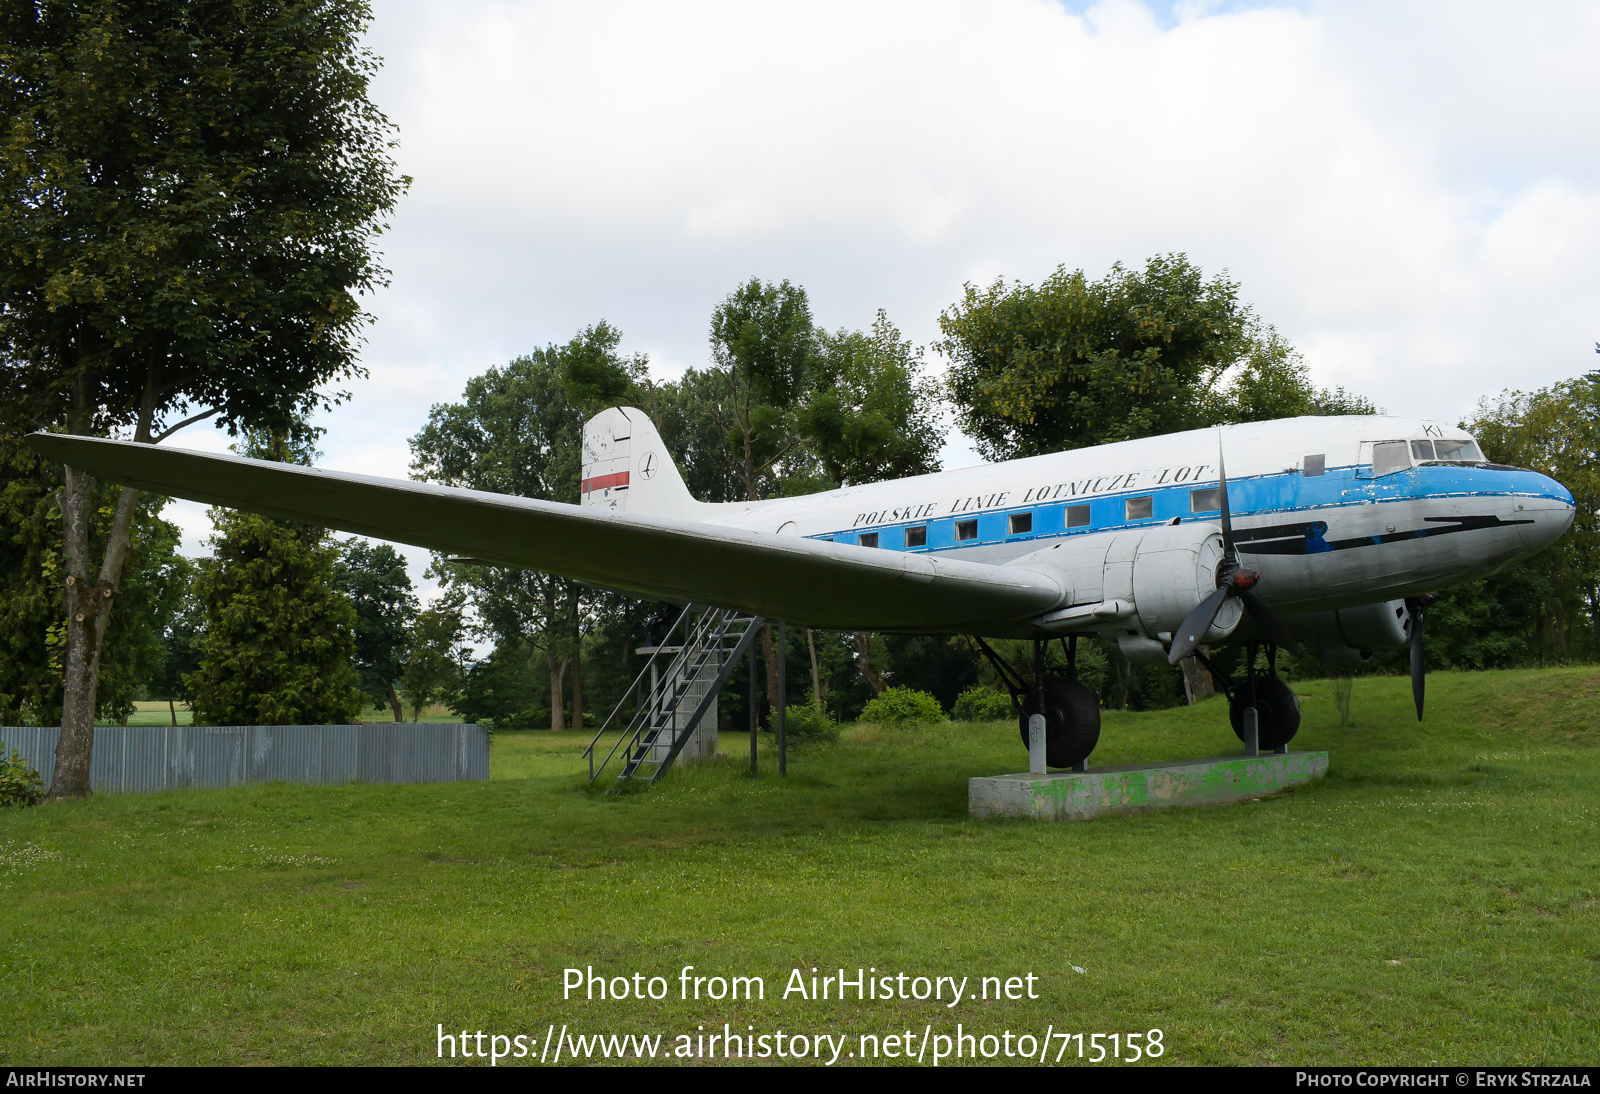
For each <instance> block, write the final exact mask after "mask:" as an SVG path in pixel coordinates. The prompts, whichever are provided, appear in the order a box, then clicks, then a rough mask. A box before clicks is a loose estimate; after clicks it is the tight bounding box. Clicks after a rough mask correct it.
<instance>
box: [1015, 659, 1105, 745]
mask: <svg viewBox="0 0 1600 1094" xmlns="http://www.w3.org/2000/svg"><path fill="white" fill-rule="evenodd" d="M1030 698H1031V697H1030ZM1025 705H1026V704H1025ZM1032 713H1033V712H1032V711H1029V710H1024V711H1023V713H1022V715H1021V717H1020V718H1019V719H1018V728H1019V729H1020V730H1021V732H1022V744H1023V747H1024V748H1026V747H1027V744H1028V715H1030V714H1032ZM1099 743H1100V704H1099V702H1098V701H1096V699H1095V697H1094V692H1092V691H1090V690H1089V689H1088V688H1086V687H1084V686H1083V685H1082V684H1080V683H1078V682H1077V681H1076V680H1069V679H1067V678H1066V677H1064V676H1047V677H1045V681H1044V744H1045V752H1044V755H1045V760H1044V762H1045V764H1046V765H1047V766H1049V767H1076V766H1077V765H1078V764H1080V763H1082V762H1083V761H1084V760H1087V759H1088V758H1089V753H1091V752H1093V751H1094V746H1095V745H1097V744H1099Z"/></svg>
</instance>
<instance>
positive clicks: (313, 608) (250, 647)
mask: <svg viewBox="0 0 1600 1094" xmlns="http://www.w3.org/2000/svg"><path fill="white" fill-rule="evenodd" d="M211 519H212V521H213V522H214V523H215V524H216V534H215V535H214V536H213V537H212V538H211V540H210V541H209V542H210V545H211V547H212V548H213V555H212V557H211V558H209V559H204V560H202V561H201V564H200V572H199V574H198V576H197V578H196V580H195V595H196V597H197V598H198V599H199V601H200V603H201V604H202V605H203V606H204V610H205V631H204V633H202V634H201V635H200V637H199V638H198V640H197V641H196V642H195V646H196V648H197V651H198V654H199V667H198V668H197V669H196V670H195V671H194V672H193V673H191V674H189V676H187V677H186V678H185V680H186V683H187V684H188V686H189V689H190V690H191V692H192V693H193V694H194V721H195V724H196V725H323V724H342V723H347V722H350V721H352V720H354V718H355V716H356V715H357V714H359V713H360V712H361V693H360V691H359V690H358V688H357V684H358V682H359V681H358V677H357V676H356V671H355V668H354V667H353V665H352V664H351V659H352V657H353V656H354V655H355V648H356V637H355V627H356V613H355V609H354V608H352V607H351V606H350V601H349V600H347V599H346V598H345V597H344V596H343V595H342V594H341V593H339V592H338V591H337V590H336V589H334V587H333V567H334V562H335V561H336V559H337V558H338V551H337V550H336V548H335V546H334V545H333V544H332V543H331V542H330V538H331V537H329V536H328V534H327V533H326V532H325V531H323V530H322V529H318V528H310V527H307V526H305V525H295V524H290V523H288V522H286V521H278V520H272V519H269V518H267V517H260V516H256V515H255V514H253V513H236V512H233V511H231V510H225V509H213V510H212V511H211Z"/></svg>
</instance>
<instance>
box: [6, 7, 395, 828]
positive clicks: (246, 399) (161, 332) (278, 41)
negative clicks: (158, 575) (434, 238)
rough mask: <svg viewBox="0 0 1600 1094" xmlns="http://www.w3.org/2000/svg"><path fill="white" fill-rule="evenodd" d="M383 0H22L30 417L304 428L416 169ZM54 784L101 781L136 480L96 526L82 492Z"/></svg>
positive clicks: (73, 493) (379, 275)
mask: <svg viewBox="0 0 1600 1094" xmlns="http://www.w3.org/2000/svg"><path fill="white" fill-rule="evenodd" d="M369 19H370V14H369V11H368V8H367V5H366V4H365V2H363V0H270V2H269V0H233V2H229V3H221V2H218V0H199V2H195V3H153V4H152V3H134V2H132V0H88V2H84V3H79V2H69V0H6V2H4V3H0V24H3V31H0V41H3V43H4V44H3V46H0V127H3V128H0V256H3V257H0V383H3V384H4V386H5V389H6V391H7V393H8V395H7V400H6V403H5V405H4V413H5V414H6V416H7V417H8V418H9V419H10V422H9V423H8V424H10V425H11V426H12V427H15V428H19V429H36V428H46V427H54V428H64V429H66V430H67V431H68V432H71V433H77V434H94V435H107V434H110V433H112V432H122V433H124V434H131V436H132V438H133V439H134V440H137V441H141V442H148V443H156V442H159V441H160V440H162V439H164V438H165V437H167V436H169V435H170V434H171V433H172V432H174V431H175V430H177V429H179V428H182V426H184V425H186V424H188V423H190V422H193V421H196V420H200V419H204V418H208V417H216V418H217V419H218V421H219V423H221V424H224V425H226V426H227V427H228V428H229V429H230V430H233V429H237V428H238V427H240V426H254V425H260V426H267V427H271V428H273V429H275V430H279V431H282V430H285V429H287V428H288V426H289V423H290V422H291V421H292V420H293V419H294V418H295V417H296V415H297V414H299V413H303V412H304V411H305V410H307V409H308V408H309V407H311V406H313V405H326V404H328V403H329V402H332V401H337V399H338V397H339V396H338V395H336V394H332V395H325V394H322V393H323V392H326V391H328V388H327V385H328V384H329V383H330V382H332V381H335V380H337V379H339V378H341V377H346V376H350V375H353V374H356V373H358V372H359V368H358V366H357V365H356V361H355V350H356V347H357V345H358V343H359V341H360V330H361V327H362V325H363V322H364V319H365V317H364V315H363V313H362V310H361V308H360V306H359V304H358V303H357V294H358V293H361V292H365V291H369V290H371V289H372V288H373V287H375V286H376V285H378V284H380V283H382V282H383V279H384V276H385V273H384V271H383V269H382V268H381V266H379V265H378V263H377V260H376V257H375V254H374V251H373V241H374V237H375V236H376V234H377V233H378V231H379V230H380V228H381V227H382V224H381V219H382V217H383V216H384V215H385V214H386V213H387V212H388V211H389V210H390V209H392V208H393V206H394V203H395V201H396V199H397V197H398V195H399V194H400V192H401V190H402V189H403V187H404V185H405V180H404V179H403V178H401V177H400V176H398V175H397V174H396V172H395V169H394V165H393V163H392V161H391V158H390V149H391V147H392V127H391V126H390V125H389V123H388V122H387V120H386V119H385V118H384V117H383V115H382V114H380V113H379V112H378V111H377V110H376V109H375V108H374V107H373V106H372V104H371V103H370V102H369V101H368V100H367V83H368V80H369V79H370V78H371V75H372V73H373V72H374V70H375V68H376V65H377V61H376V58H375V57H374V56H373V55H372V54H371V52H370V51H368V50H366V49H364V48H363V47H362V46H361V45H360V40H361V37H362V34H363V33H364V32H365V29H366V27H367V24H368V22H369ZM60 497H61V500H60V512H61V521H62V529H63V547H62V551H61V563H60V568H61V571H62V578H63V581H64V596H65V606H64V607H65V611H64V613H63V614H64V620H65V627H64V636H63V637H64V642H65V651H64V656H63V670H62V675H63V681H64V697H63V704H62V714H61V731H62V732H61V737H60V744H59V745H58V747H57V750H56V764H55V775H54V778H53V780H52V785H51V788H50V796H51V797H52V798H65V797H76V796H81V795H84V794H87V793H88V789H89V757H90V748H91V746H92V743H93V721H94V714H95V711H96V709H97V707H98V705H99V704H98V699H97V688H98V686H99V684H100V668H101V658H102V654H103V650H104V642H105V640H106V635H107V627H108V622H109V618H110V614H111V607H112V604H113V603H114V602H119V601H125V600H126V597H125V595H121V594H124V593H125V592H126V590H125V589H124V581H125V578H126V576H127V575H126V573H125V571H126V569H127V566H128V562H129V555H130V549H131V547H130V544H131V536H132V529H133V527H134V524H135V515H136V512H137V508H138V492H137V491H134V490H131V489H128V490H123V491H122V492H121V493H120V494H119V496H118V499H117V503H116V506H115V509H114V511H113V514H112V516H111V519H110V523H109V529H108V531H107V532H106V533H105V535H104V538H103V541H101V543H99V544H98V545H97V544H96V543H95V540H96V535H95V533H94V524H95V521H96V504H95V500H94V499H95V484H94V483H93V481H92V480H91V478H90V477H89V476H87V475H84V474H82V473H79V472H77V471H75V470H73V469H70V468H69V469H68V470H67V471H66V474H65V481H64V485H63V489H62V491H61V495H60Z"/></svg>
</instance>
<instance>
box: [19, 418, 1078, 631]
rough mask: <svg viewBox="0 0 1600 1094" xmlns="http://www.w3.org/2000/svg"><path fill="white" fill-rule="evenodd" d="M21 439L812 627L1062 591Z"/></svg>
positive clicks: (304, 470)
mask: <svg viewBox="0 0 1600 1094" xmlns="http://www.w3.org/2000/svg"><path fill="white" fill-rule="evenodd" d="M28 443H29V444H30V445H31V446H32V447H33V448H34V449H35V450H36V451H37V452H39V453H41V454H42V455H44V456H47V457H49V458H50V459H54V460H58V461H60V462H62V463H66V464H70V465H71V466H73V467H76V468H79V469H81V470H83V471H87V472H89V473H90V474H92V475H94V476H96V477H97V478H99V479H102V480H104V481H106V482H114V483H119V484H121V485H124V486H133V487H137V488H138V489H140V490H148V491H150V492H152V493H156V494H164V495H167V496H169V497H178V498H186V499H188V500H190V501H198V502H204V503H206V504H208V505H223V506H228V507H230V508H234V509H242V510H245V511H246V512H251V513H259V514H261V515H263V516H268V517H277V518H280V519H283V520H293V521H299V522H302V523H305V524H315V525H321V526H324V527H328V528H334V529H338V530H339V531H343V532H354V533H356V534H357V535H362V536H371V537H373V538H375V539H386V540H392V541H395V542H398V543H409V544H414V545H416V546H418V547H427V548H430V549H432V550H435V551H442V552H445V553H447V554H450V555H453V556H462V557H468V558H474V559H482V560H484V561H485V562H489V563H493V564H494V565H498V566H512V567H520V568H523V569H530V570H539V571H542V572H544V573H551V574H558V575H561V576H563V577H569V578H575V579H578V580H580V581H587V582H591V583H593V584H596V585H604V586H608V587H610V588H614V589H621V590H625V591H628V592H632V593H637V594H639V595H641V596H647V597H654V598H659V599H663V600H676V601H680V602H683V601H692V602H695V603H700V604H710V605H714V606H717V607H721V608H734V609H738V610H740V611H744V612H750V613H753V614H756V615H762V616H766V617H768V618H771V619H783V620H787V621H789V622H791V623H795V624H799V625H802V626H808V627H817V628H821V629H827V630H876V631H902V632H928V633H962V632H976V633H983V634H1005V633H1014V632H1017V628H1016V624H1017V623H1020V622H1021V621H1022V620H1024V619H1028V618H1030V617H1033V616H1036V615H1038V614H1039V613H1041V612H1044V611H1048V610H1050V609H1052V608H1055V607H1058V606H1059V605H1061V604H1062V603H1064V602H1065V601H1066V600H1067V599H1069V598H1068V595H1067V594H1068V590H1066V589H1064V588H1063V587H1062V585H1061V583H1060V582H1058V581H1057V580H1055V579H1054V578H1052V577H1051V576H1049V575H1048V574H1044V573H1040V572H1037V571H1033V570H1028V569H1022V568H1018V567H1000V566H988V565H984V564H982V563H973V562H958V561H954V560H946V559H942V558H935V557H931V556H928V555H914V554H904V553H901V552H897V551H882V550H878V549H875V548H871V547H858V546H854V545H851V544H838V543H825V542H820V541H817V540H808V539H802V538H799V537H797V536H779V535H774V534H770V533H763V532H751V531H746V530H742V529H736V528H725V527H722V526H719V525H712V524H703V523H699V522H695V521H687V520H675V519H669V518H665V517H646V516H640V515H637V514H635V515H629V514H626V513H617V512H612V511H610V510H607V509H602V508H599V507H586V506H578V505H563V504H560V503H557V502H548V501H535V500H532V499H529V498H519V497H512V496H509V495H504V494H492V493H487V492H484V491H478V490H462V489H458V488H454V487H448V486H436V485H433V484H430V483H421V482H412V481H409V480H404V479H385V478H377V477H371V476H365V475H351V474H345V473H343V472H338V471H327V470H323V469H322V468H315V467H300V466H296V465H292V464H281V463H271V462H267V461H263V460H249V459H243V458H240V457H237V456H219V455H212V454H209V453H202V452H192V451H188V450H185V449H177V448H163V447H161V446H159V445H149V444H139V443H136V442H132V441H114V440H105V439H101V438H95V437H77V436H71V435H67V434H60V433H34V434H31V435H30V436H29V437H28ZM1007 624H1011V625H1010V626H1007Z"/></svg>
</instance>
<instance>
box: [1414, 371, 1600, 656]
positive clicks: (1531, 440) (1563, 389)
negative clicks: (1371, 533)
mask: <svg viewBox="0 0 1600 1094" xmlns="http://www.w3.org/2000/svg"><path fill="white" fill-rule="evenodd" d="M1461 424H1462V428H1463V429H1466V430H1468V431H1469V432H1471V433H1472V434H1473V436H1475V437H1477V438H1478V443H1479V444H1480V445H1482V447H1483V452H1484V455H1486V456H1488V457H1489V458H1490V459H1491V460H1495V461H1496V462H1499V463H1506V464H1512V465H1515V466H1517V467H1526V468H1529V469H1531V470H1534V471H1540V472H1543V473H1544V474H1546V475H1549V476H1550V477H1551V478H1553V479H1555V480H1556V481H1557V482H1559V483H1561V484H1562V485H1563V486H1565V487H1566V488H1567V489H1568V490H1570V491H1572V496H1573V501H1574V502H1575V503H1576V508H1577V514H1576V516H1575V518H1574V520H1573V525H1572V531H1570V532H1568V533H1567V534H1566V535H1565V536H1563V537H1562V538H1561V539H1560V540H1558V541H1557V542H1556V543H1554V544H1552V545H1551V546H1550V547H1548V548H1546V549H1545V550H1543V551H1541V552H1540V553H1539V554H1537V555H1535V556H1534V557H1533V558H1531V559H1529V560H1528V561H1527V562H1526V563H1523V564H1522V565H1521V566H1519V567H1517V569H1522V568H1523V567H1534V568H1535V570H1536V572H1537V573H1538V575H1539V577H1540V579H1541V582H1542V583H1543V584H1544V585H1545V586H1546V587H1547V588H1548V589H1549V590H1550V595H1549V596H1548V597H1546V598H1545V599H1544V602H1543V610H1542V611H1541V613H1540V615H1539V620H1538V623H1537V624H1536V625H1537V626H1538V627H1539V628H1540V630H1541V631H1544V632H1545V634H1544V635H1542V636H1541V640H1536V641H1535V643H1534V646H1535V648H1539V649H1541V650H1543V649H1547V648H1548V649H1549V650H1550V652H1551V653H1552V654H1554V655H1556V656H1562V657H1564V656H1568V655H1569V652H1570V650H1571V649H1572V638H1573V635H1572V631H1573V625H1574V623H1575V622H1576V621H1578V620H1580V619H1582V617H1583V616H1585V615H1587V616H1588V623H1589V626H1590V629H1591V634H1592V639H1593V648H1594V649H1595V650H1596V652H1600V372H1592V373H1589V374H1588V375H1587V376H1583V377H1580V378H1578V379H1575V380H1564V381H1562V382H1561V383H1558V384H1553V385H1551V386H1550V387H1547V388H1542V389H1540V390H1538V391H1534V392H1531V393H1530V392H1522V391H1503V392H1501V393H1500V395H1499V396H1497V397H1494V398H1484V399H1482V400H1480V401H1479V403H1478V411H1477V413H1476V414H1475V415H1474V416H1473V417H1472V418H1471V419H1470V420H1468V421H1465V422H1463V423H1461ZM1511 573H1512V571H1506V572H1505V574H1501V575H1496V577H1497V578H1499V577H1506V576H1509V575H1510V574H1511ZM1430 632H1431V628H1430ZM1550 640H1554V642H1553V648H1552V645H1551V642H1550Z"/></svg>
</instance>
